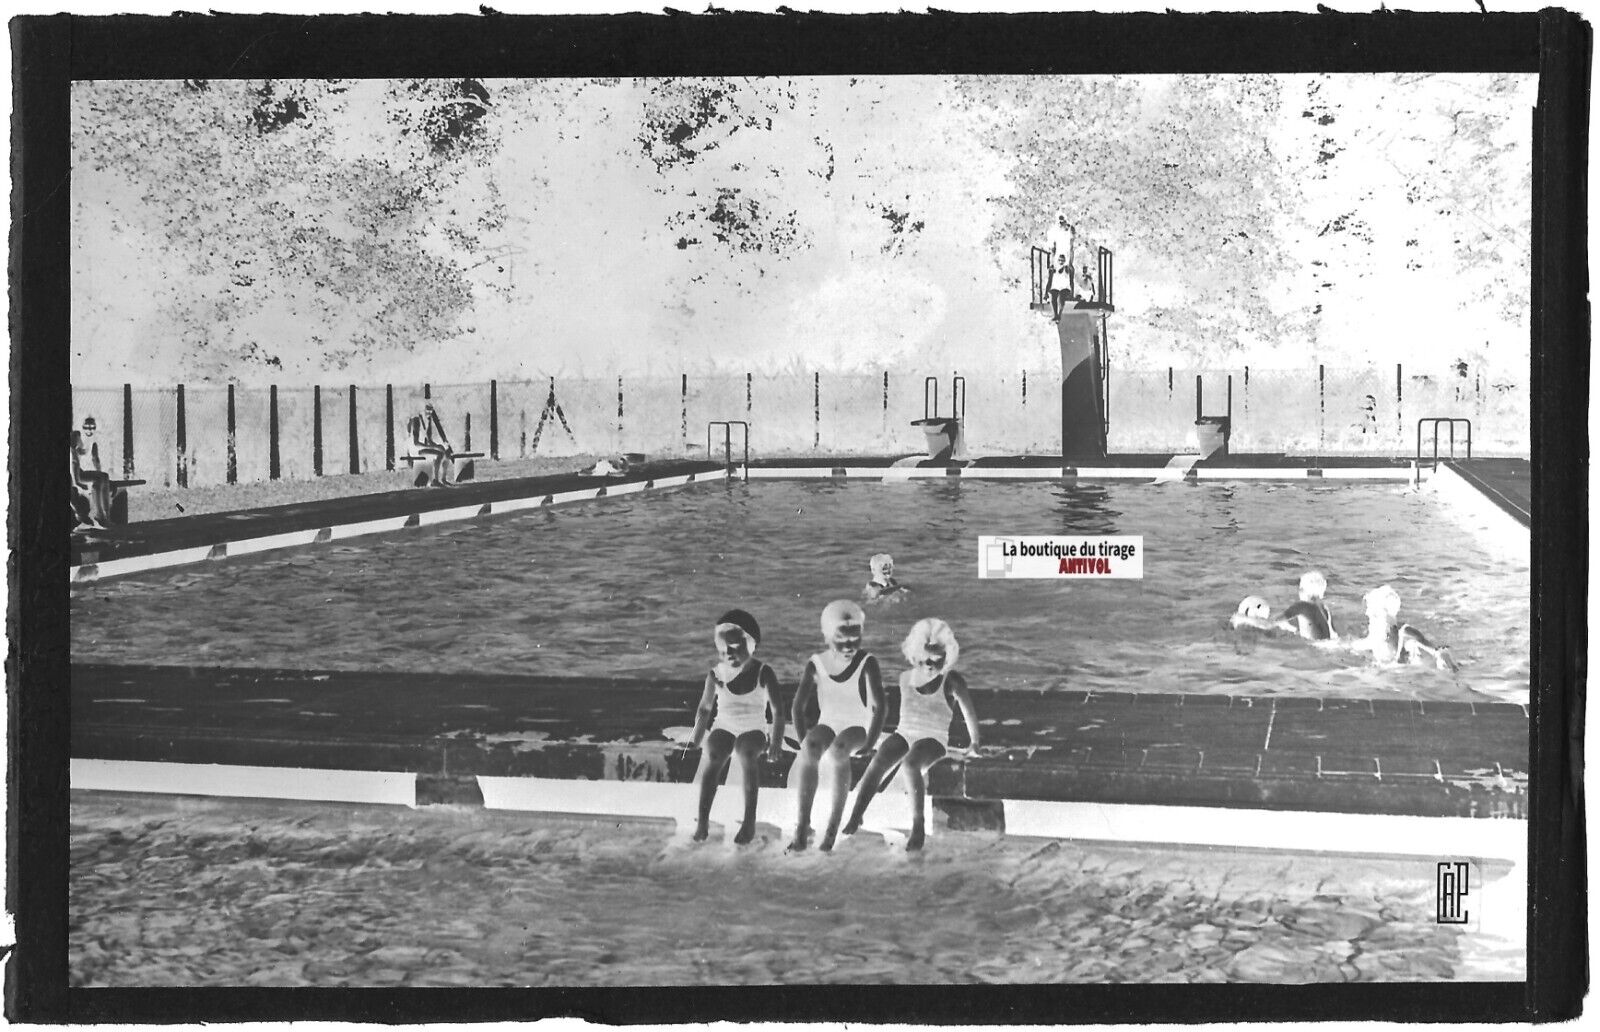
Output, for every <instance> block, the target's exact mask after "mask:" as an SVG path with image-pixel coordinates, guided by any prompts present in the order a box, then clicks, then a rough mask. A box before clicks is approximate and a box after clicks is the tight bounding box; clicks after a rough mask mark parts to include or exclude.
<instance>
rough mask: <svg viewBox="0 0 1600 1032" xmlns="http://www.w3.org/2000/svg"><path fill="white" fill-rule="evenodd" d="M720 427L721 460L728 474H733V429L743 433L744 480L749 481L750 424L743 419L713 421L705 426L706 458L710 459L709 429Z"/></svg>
mask: <svg viewBox="0 0 1600 1032" xmlns="http://www.w3.org/2000/svg"><path fill="white" fill-rule="evenodd" d="M718 426H720V427H722V458H723V462H724V463H725V464H726V465H727V468H728V472H729V473H732V472H733V428H734V427H736V426H737V427H739V428H741V429H742V430H743V431H744V467H743V468H744V479H745V480H749V479H750V424H749V423H748V422H746V421H745V420H743V419H713V420H711V421H710V422H708V423H707V424H706V458H708V459H709V458H711V429H712V427H718Z"/></svg>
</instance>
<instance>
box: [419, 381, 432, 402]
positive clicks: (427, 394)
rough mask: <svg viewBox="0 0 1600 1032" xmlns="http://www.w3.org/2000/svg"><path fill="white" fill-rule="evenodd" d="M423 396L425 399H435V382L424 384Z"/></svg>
mask: <svg viewBox="0 0 1600 1032" xmlns="http://www.w3.org/2000/svg"><path fill="white" fill-rule="evenodd" d="M422 398H423V400H424V401H432V400H433V384H431V383H425V384H423V385H422Z"/></svg>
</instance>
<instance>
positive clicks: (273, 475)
mask: <svg viewBox="0 0 1600 1032" xmlns="http://www.w3.org/2000/svg"><path fill="white" fill-rule="evenodd" d="M279 472H280V471H279V468H278V385H277V384H273V385H271V386H270V387H268V388H267V479H268V480H277V479H278V474H279Z"/></svg>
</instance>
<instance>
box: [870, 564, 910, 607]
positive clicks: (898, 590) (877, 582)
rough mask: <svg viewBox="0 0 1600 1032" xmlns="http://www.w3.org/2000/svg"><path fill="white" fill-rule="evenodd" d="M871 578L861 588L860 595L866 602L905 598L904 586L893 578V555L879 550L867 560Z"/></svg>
mask: <svg viewBox="0 0 1600 1032" xmlns="http://www.w3.org/2000/svg"><path fill="white" fill-rule="evenodd" d="M867 568H868V569H869V570H871V571H872V579H871V580H869V581H867V586H866V587H865V588H862V589H861V597H862V598H864V599H865V600H866V601H868V602H894V601H899V600H900V599H902V598H905V592H906V586H905V585H904V584H901V583H900V582H899V581H897V580H895V579H894V556H892V555H890V554H889V553H888V552H879V553H878V554H877V555H875V556H873V557H872V558H871V559H868V560H867Z"/></svg>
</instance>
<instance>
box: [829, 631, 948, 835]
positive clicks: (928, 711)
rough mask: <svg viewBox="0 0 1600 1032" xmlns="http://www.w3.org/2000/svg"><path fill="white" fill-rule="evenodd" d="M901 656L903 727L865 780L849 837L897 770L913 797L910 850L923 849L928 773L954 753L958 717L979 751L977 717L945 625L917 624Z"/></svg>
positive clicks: (888, 741)
mask: <svg viewBox="0 0 1600 1032" xmlns="http://www.w3.org/2000/svg"><path fill="white" fill-rule="evenodd" d="M901 651H902V652H903V653H904V654H905V657H906V662H908V663H910V664H911V669H910V670H907V671H906V672H905V673H903V674H901V675H900V726H899V727H897V728H896V729H895V730H894V731H892V732H890V733H889V735H888V737H886V738H885V739H884V740H883V745H881V746H879V748H878V754H877V755H876V756H874V757H873V758H872V763H871V764H870V765H869V766H868V767H867V772H866V773H865V774H863V775H862V776H861V787H860V788H859V789H858V790H857V791H856V803H855V806H854V807H852V808H851V810H850V822H849V823H848V824H846V825H845V826H844V833H845V834H846V835H853V834H855V832H856V829H858V828H860V827H861V818H862V816H863V815H865V814H866V812H867V806H868V805H869V804H871V802H872V797H873V796H875V795H877V794H878V791H879V790H880V789H881V788H882V787H883V785H884V784H885V783H886V780H887V777H888V776H889V775H890V774H891V773H892V772H893V770H894V766H895V764H897V763H898V764H900V776H901V777H902V778H904V779H905V785H906V791H907V792H908V793H909V794H910V796H911V835H910V837H909V838H907V839H906V849H907V850H917V849H921V848H922V840H923V835H924V830H923V821H924V816H923V811H924V810H925V809H926V796H927V785H928V768H929V767H932V766H933V765H934V764H935V763H937V762H938V761H939V760H940V759H942V758H943V757H944V756H945V755H946V753H947V752H948V750H949V748H950V722H951V719H952V718H953V717H954V716H955V714H956V711H957V710H959V711H960V712H961V718H962V719H963V720H964V721H966V724H967V736H968V738H970V739H971V743H972V744H971V746H970V748H972V749H977V748H978V715H977V713H976V712H975V711H974V710H973V708H972V696H971V695H969V694H968V693H967V679H966V678H964V677H962V676H961V674H960V673H959V672H957V670H956V669H955V666H956V660H957V659H959V658H960V656H961V646H960V644H959V643H958V642H957V641H956V635H955V632H954V631H952V630H951V629H950V625H949V624H947V623H945V622H944V621H943V620H938V619H934V618H932V617H929V618H927V619H924V620H918V621H917V622H916V623H915V624H913V625H912V627H911V633H910V634H908V635H906V640H905V643H904V645H902V646H901Z"/></svg>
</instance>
